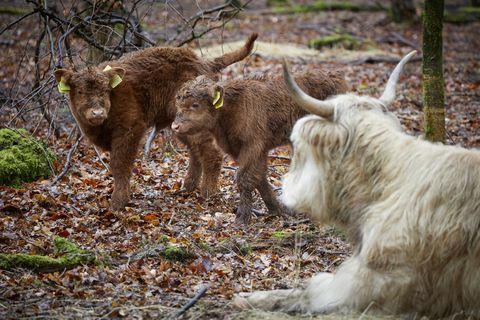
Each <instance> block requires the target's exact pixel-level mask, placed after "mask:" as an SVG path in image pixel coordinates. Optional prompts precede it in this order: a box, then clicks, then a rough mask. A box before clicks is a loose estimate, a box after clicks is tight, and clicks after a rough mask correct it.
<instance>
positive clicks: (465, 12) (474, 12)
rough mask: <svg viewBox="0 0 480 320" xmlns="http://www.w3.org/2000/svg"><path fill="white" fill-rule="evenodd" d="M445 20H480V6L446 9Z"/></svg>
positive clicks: (466, 21)
mask: <svg viewBox="0 0 480 320" xmlns="http://www.w3.org/2000/svg"><path fill="white" fill-rule="evenodd" d="M444 20H445V21H446V22H451V23H468V22H474V21H480V7H461V8H459V9H458V10H451V11H447V10H446V11H445V13H444Z"/></svg>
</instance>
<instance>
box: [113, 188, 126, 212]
mask: <svg viewBox="0 0 480 320" xmlns="http://www.w3.org/2000/svg"><path fill="white" fill-rule="evenodd" d="M129 201H130V197H129V196H128V195H126V194H125V193H121V192H113V194H112V201H111V206H112V209H113V210H123V209H124V208H125V206H126V205H127V203H128V202H129Z"/></svg>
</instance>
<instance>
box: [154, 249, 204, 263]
mask: <svg viewBox="0 0 480 320" xmlns="http://www.w3.org/2000/svg"><path fill="white" fill-rule="evenodd" d="M160 255H161V256H162V257H164V258H165V259H167V260H170V261H176V262H185V261H188V260H190V259H192V258H194V257H195V255H194V254H193V253H192V252H190V251H189V250H187V248H185V247H176V246H175V247H174V246H170V247H166V248H165V250H163V252H162V253H161V254H160Z"/></svg>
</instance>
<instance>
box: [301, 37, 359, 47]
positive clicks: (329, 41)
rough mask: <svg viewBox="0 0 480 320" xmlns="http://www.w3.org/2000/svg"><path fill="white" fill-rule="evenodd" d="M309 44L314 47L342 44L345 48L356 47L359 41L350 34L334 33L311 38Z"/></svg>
mask: <svg viewBox="0 0 480 320" xmlns="http://www.w3.org/2000/svg"><path fill="white" fill-rule="evenodd" d="M308 46H309V47H310V48H314V49H321V48H323V47H334V46H342V47H344V48H345V49H349V50H351V49H356V48H357V47H358V46H359V42H358V41H357V40H356V39H355V38H354V37H352V36H351V35H349V34H332V35H329V36H325V37H321V38H317V39H313V40H310V42H309V44H308Z"/></svg>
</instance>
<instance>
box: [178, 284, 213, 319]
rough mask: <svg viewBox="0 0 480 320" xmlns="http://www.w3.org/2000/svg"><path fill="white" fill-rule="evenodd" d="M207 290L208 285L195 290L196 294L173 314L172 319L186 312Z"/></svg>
mask: <svg viewBox="0 0 480 320" xmlns="http://www.w3.org/2000/svg"><path fill="white" fill-rule="evenodd" d="M207 290H208V286H202V287H201V288H200V290H199V291H198V292H197V294H196V295H195V297H193V298H192V299H191V300H190V301H188V302H187V303H186V304H185V305H184V306H183V307H182V308H181V309H180V310H179V311H178V312H176V313H175V315H174V316H173V319H175V318H178V317H180V316H181V315H182V314H184V313H185V312H187V310H188V309H190V308H191V307H193V306H194V305H195V303H197V302H198V300H200V298H201V297H203V296H204V295H205V293H207Z"/></svg>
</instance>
